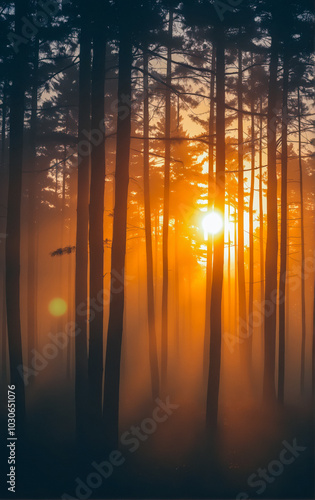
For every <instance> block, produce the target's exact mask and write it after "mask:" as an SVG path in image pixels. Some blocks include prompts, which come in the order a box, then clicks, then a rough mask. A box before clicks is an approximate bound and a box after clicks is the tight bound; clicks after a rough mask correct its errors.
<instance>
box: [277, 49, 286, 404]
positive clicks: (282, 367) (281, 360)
mask: <svg viewBox="0 0 315 500" xmlns="http://www.w3.org/2000/svg"><path fill="white" fill-rule="evenodd" d="M288 77H289V60H288V54H287V51H286V50H285V51H284V56H283V89H282V155H281V243H280V245H281V246H280V280H279V298H280V300H279V368H278V372H279V373H278V400H279V402H280V403H281V404H283V402H284V377H285V347H286V346H285V330H286V324H285V309H286V274H287V218H288V216H287V203H288V195H287V182H288V118H287V117H288V109H287V108H288Z"/></svg>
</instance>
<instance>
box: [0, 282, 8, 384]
mask: <svg viewBox="0 0 315 500" xmlns="http://www.w3.org/2000/svg"><path fill="white" fill-rule="evenodd" d="M6 380H7V315H6V306H5V287H3V298H2V325H1V381H2V384H3V386H5V385H6Z"/></svg>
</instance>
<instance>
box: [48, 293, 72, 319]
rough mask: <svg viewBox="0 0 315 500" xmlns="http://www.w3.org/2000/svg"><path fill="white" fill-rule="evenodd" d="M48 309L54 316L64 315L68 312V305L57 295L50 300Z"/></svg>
mask: <svg viewBox="0 0 315 500" xmlns="http://www.w3.org/2000/svg"><path fill="white" fill-rule="evenodd" d="M48 309H49V312H50V314H52V316H62V315H63V314H65V313H66V312H67V309H68V307H67V303H66V302H65V301H64V300H63V299H60V298H59V297H56V298H55V299H52V300H51V301H50V302H49V306H48Z"/></svg>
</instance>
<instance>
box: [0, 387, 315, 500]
mask: <svg viewBox="0 0 315 500" xmlns="http://www.w3.org/2000/svg"><path fill="white" fill-rule="evenodd" d="M60 392H61V388H60V387H59V389H58V388H57V389H55V394H53V393H52V392H51V391H49V397H48V396H47V391H46V393H44V392H43V393H42V395H41V397H40V399H38V398H36V400H35V399H34V401H33V404H32V405H31V406H32V407H31V410H30V411H29V418H28V422H29V427H28V435H27V439H26V442H25V444H24V445H23V450H22V454H21V456H20V458H19V463H18V464H17V485H18V486H17V489H18V492H20V493H18V494H17V495H15V498H21V497H22V498H38V499H44V498H62V495H64V494H67V495H69V496H68V497H67V496H66V497H63V498H71V497H72V498H85V499H87V498H98V499H100V498H139V499H140V498H216V499H219V498H262V499H263V498H272V499H277V498H279V499H280V498H283V499H291V498H292V499H294V498H296V499H297V498H308V499H311V498H314V433H313V420H312V412H311V411H310V408H307V407H305V408H303V409H301V407H300V409H298V410H297V409H296V408H290V407H285V408H284V409H279V408H276V409H273V410H272V411H271V410H269V411H267V410H265V409H263V407H262V406H261V404H257V403H254V402H253V401H248V402H247V403H245V402H244V401H242V402H237V401H234V402H231V403H230V404H227V405H225V406H223V407H222V408H221V410H220V415H221V418H220V421H221V425H220V428H219V433H218V438H217V442H216V443H215V444H212V445H210V444H209V442H207V440H206V439H205V437H204V432H203V429H204V414H203V413H202V412H201V411H200V408H199V409H197V408H196V405H195V406H194V405H191V404H189V402H187V401H186V402H185V401H182V402H180V401H179V402H178V401H176V403H178V408H176V409H173V410H171V411H172V414H170V415H168V416H167V419H166V421H165V422H161V423H158V424H157V426H156V429H155V430H154V432H152V433H150V434H144V436H145V437H144V438H143V440H142V439H138V440H136V441H138V444H137V445H136V444H135V442H136V441H135V440H134V441H133V443H134V445H132V442H131V441H130V436H131V435H130V434H128V438H129V441H128V443H129V444H128V445H127V444H126V441H127V440H125V443H124V444H121V448H120V450H121V455H120V457H121V460H120V461H121V462H122V461H123V463H122V464H121V465H119V466H114V467H113V468H112V469H113V470H112V471H111V473H110V474H109V475H108V476H109V477H107V478H105V477H102V478H101V480H100V481H99V480H97V476H95V474H94V476H93V475H92V476H91V475H90V474H91V473H92V472H94V473H95V472H96V470H95V468H94V466H93V465H92V463H93V462H96V463H97V464H99V463H101V462H102V461H104V460H108V453H106V454H102V453H96V454H95V456H93V453H92V454H91V455H89V456H88V455H86V456H84V457H80V460H79V462H80V463H79V465H78V457H77V454H76V451H75V447H74V443H73V435H74V433H73V424H71V422H73V417H74V415H72V414H71V410H70V408H72V412H73V401H72V397H71V398H70V397H67V391H64V400H63V401H61V400H60ZM68 395H69V393H68ZM170 401H171V403H174V402H175V401H173V400H172V398H171V399H170ZM2 407H3V406H2ZM141 414H142V417H143V415H147V416H148V417H150V416H152V407H151V408H148V411H147V412H145V413H143V411H142V412H141ZM162 414H163V411H162V410H160V413H159V415H160V417H161V416H162ZM164 414H165V412H164ZM134 422H135V425H141V424H143V422H144V420H143V418H142V419H141V417H139V419H138V420H137V419H136V420H134ZM147 428H148V429H150V425H149V427H147ZM127 429H129V426H128V427H127ZM2 432H3V434H2ZM5 432H6V415H5V412H4V411H3V410H2V412H1V434H2V437H4V439H1V442H2V443H5V441H6V437H5ZM150 432H151V431H150ZM142 436H143V434H142ZM18 445H19V443H18ZM134 448H137V449H136V450H134ZM285 449H286V450H287V451H283V450H285ZM1 454H2V456H1V471H5V470H7V469H8V464H7V462H6V460H7V450H6V449H5V446H2V447H1ZM99 477H101V476H99ZM76 478H79V481H78V480H77V479H76ZM93 481H94V482H95V486H93V485H92V483H93ZM78 482H79V483H80V485H81V486H80V489H77V490H76V488H77V486H78ZM89 484H90V486H89ZM93 484H94V483H93ZM91 485H92V486H91ZM11 496H12V495H11V494H9V492H8V491H7V487H6V485H5V484H3V481H2V484H1V497H2V498H10V497H11Z"/></svg>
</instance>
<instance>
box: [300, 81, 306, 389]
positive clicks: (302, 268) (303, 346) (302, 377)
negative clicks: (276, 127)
mask: <svg viewBox="0 0 315 500" xmlns="http://www.w3.org/2000/svg"><path fill="white" fill-rule="evenodd" d="M298 117H299V173H300V199H301V304H302V311H301V314H302V347H301V394H304V390H305V342H306V317H305V272H304V268H305V237H304V200H303V169H302V143H301V100H300V89H299V87H298Z"/></svg>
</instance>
